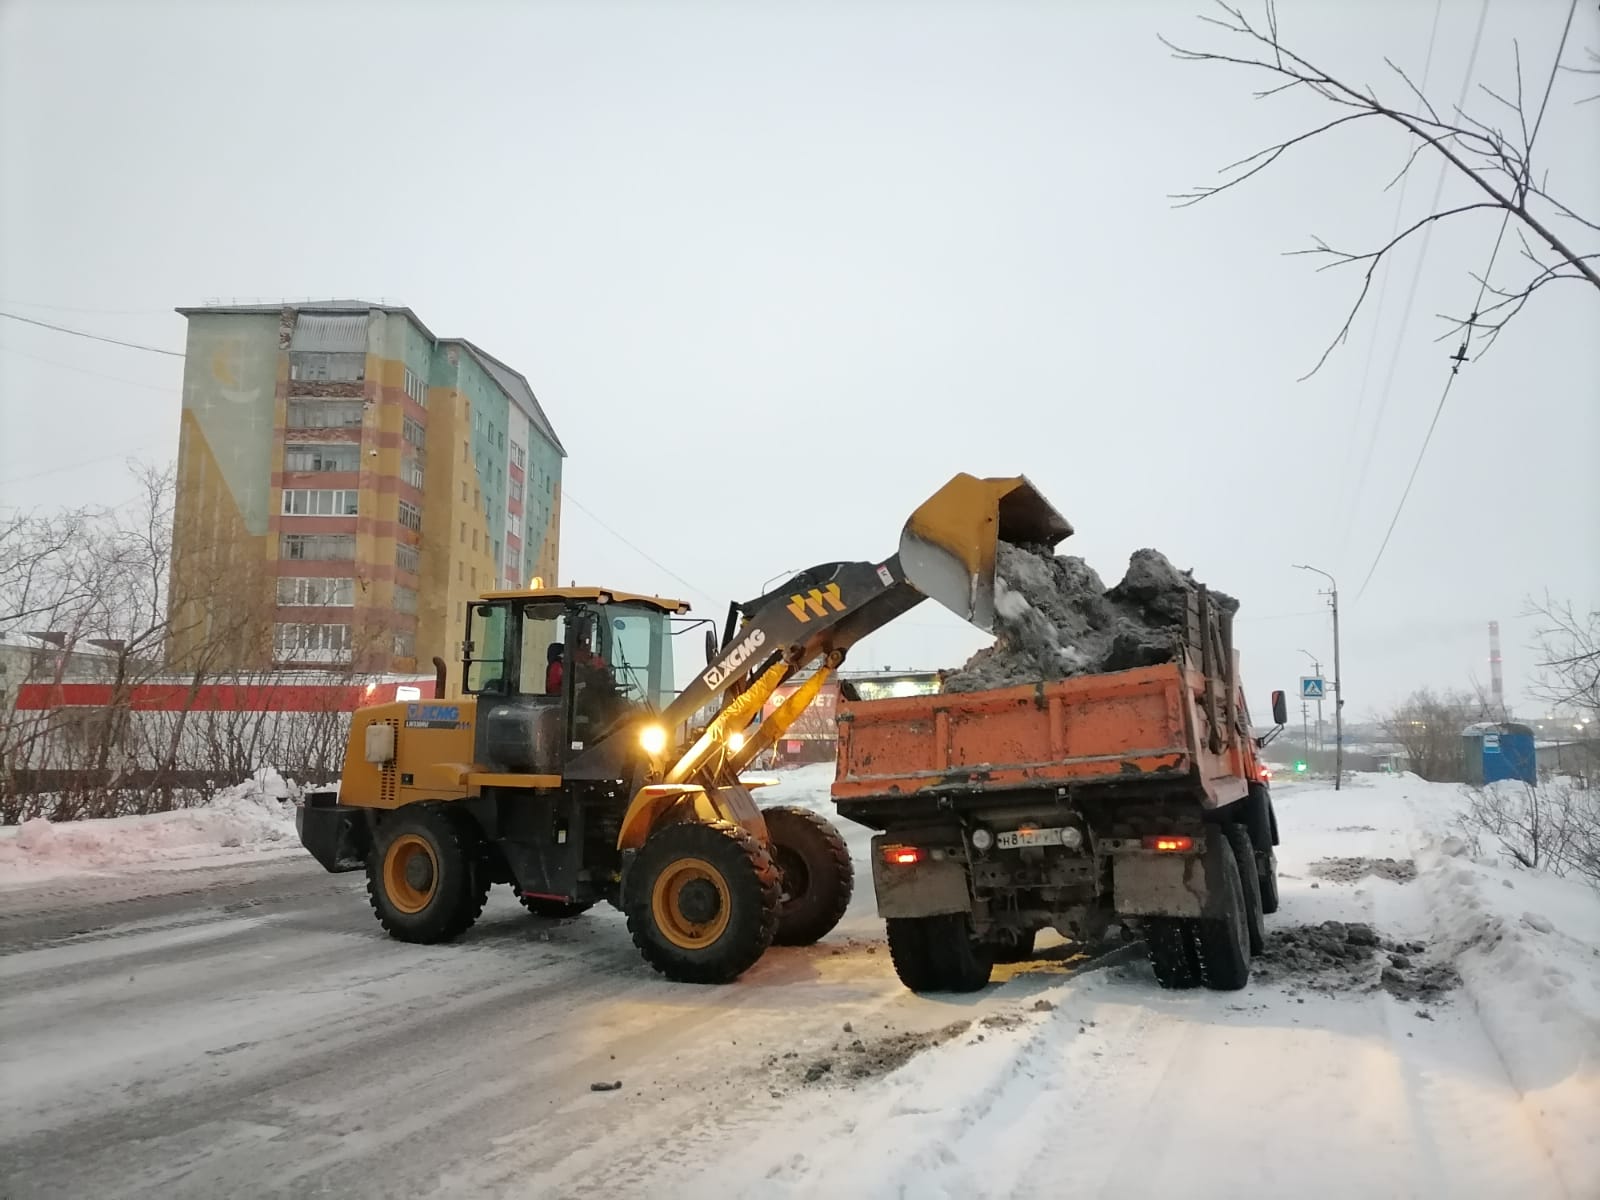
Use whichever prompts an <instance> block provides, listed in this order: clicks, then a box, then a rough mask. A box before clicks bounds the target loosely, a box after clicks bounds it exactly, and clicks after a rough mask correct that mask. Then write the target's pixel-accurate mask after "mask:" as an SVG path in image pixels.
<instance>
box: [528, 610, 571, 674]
mask: <svg viewBox="0 0 1600 1200" xmlns="http://www.w3.org/2000/svg"><path fill="white" fill-rule="evenodd" d="M566 648H567V613H566V609H565V608H564V607H563V606H562V605H560V604H525V605H523V607H522V652H521V654H520V655H519V658H520V662H519V665H518V671H517V675H518V679H519V681H520V685H521V691H522V694H523V695H524V696H560V695H562V694H563V692H564V690H565V687H564V684H565V680H566V667H567V649H566Z"/></svg>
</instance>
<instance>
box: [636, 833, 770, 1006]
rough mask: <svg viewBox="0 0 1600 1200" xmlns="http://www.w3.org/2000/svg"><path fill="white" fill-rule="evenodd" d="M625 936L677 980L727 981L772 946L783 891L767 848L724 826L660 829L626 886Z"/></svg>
mask: <svg viewBox="0 0 1600 1200" xmlns="http://www.w3.org/2000/svg"><path fill="white" fill-rule="evenodd" d="M624 889H625V891H624V899H623V911H624V912H626V913H627V915H628V932H629V933H630V934H631V935H632V936H633V944H634V945H635V946H637V947H638V948H639V953H640V954H642V955H643V956H644V959H645V961H646V962H648V963H649V964H650V965H651V966H652V967H654V968H655V969H656V970H658V971H660V972H661V973H662V974H663V975H665V976H666V977H667V978H668V979H672V980H676V981H677V982H679V983H728V982H731V981H732V980H734V979H737V978H738V977H739V976H740V975H742V974H743V973H744V972H745V971H747V970H748V969H749V968H750V967H752V966H753V965H754V964H755V961H756V960H757V959H758V958H760V957H761V956H762V954H764V953H765V952H766V949H767V947H768V946H770V945H771V944H772V937H773V934H774V933H775V932H776V931H777V927H778V908H779V904H780V900H781V897H782V888H781V883H780V880H779V876H778V868H777V867H775V866H774V865H773V863H772V858H771V856H769V855H768V854H767V851H766V849H765V847H763V846H762V845H761V843H760V842H758V841H757V840H756V839H755V838H753V837H751V836H750V835H749V834H748V833H746V832H745V831H744V830H743V829H741V828H739V826H737V825H734V824H733V823H731V822H729V821H711V822H706V823H698V822H682V823H676V824H672V825H665V826H662V827H661V828H659V829H657V830H656V831H655V832H654V833H652V834H651V835H650V836H649V837H648V838H647V839H645V843H644V845H643V847H641V848H640V850H639V853H638V856H637V857H636V858H635V859H634V860H633V863H632V865H630V866H629V867H628V875H627V878H626V880H625V881H624Z"/></svg>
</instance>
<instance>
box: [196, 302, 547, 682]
mask: <svg viewBox="0 0 1600 1200" xmlns="http://www.w3.org/2000/svg"><path fill="white" fill-rule="evenodd" d="M177 311H178V312H179V313H181V314H182V315H183V316H184V317H186V318H187V319H188V341H187V346H186V357H185V362H184V373H183V415H182V431H181V440H180V448H179V460H178V485H177V497H176V506H175V507H176V513H175V518H174V546H173V587H172V605H173V609H174V621H173V624H174V638H173V641H174V658H175V662H176V663H177V664H179V665H183V664H187V663H195V664H198V663H200V662H201V661H207V662H213V663H215V665H217V666H225V667H228V668H252V667H256V668H282V667H314V666H329V665H334V664H339V665H343V664H348V665H350V666H351V667H352V668H354V669H357V670H361V671H378V672H408V671H414V670H416V669H417V668H418V665H419V664H421V665H422V666H423V667H426V665H427V663H428V662H429V660H430V659H431V658H432V657H433V656H434V655H436V654H437V655H442V656H443V657H444V658H445V659H447V660H450V659H453V658H454V657H455V654H456V649H457V647H458V646H459V643H460V641H461V637H462V629H463V624H464V621H465V616H466V604H467V602H468V601H469V600H470V599H471V598H473V597H474V596H477V595H478V594H480V593H482V592H485V591H491V590H494V589H496V588H505V587H518V586H526V585H527V584H528V582H529V580H530V579H531V578H533V577H536V576H537V577H542V578H544V579H549V580H554V579H555V578H556V573H557V569H558V566H559V538H560V509H561V464H562V460H563V458H565V456H566V451H565V450H564V449H563V448H562V445H561V441H560V439H559V438H558V437H557V436H556V432H555V429H554V427H553V426H552V425H551V423H550V420H549V418H548V417H547V416H546V415H545V412H544V410H543V409H542V408H541V407H540V404H539V401H538V399H537V398H536V397H535V396H534V393H533V389H532V388H531V387H530V386H529V385H528V381H527V379H526V378H525V377H524V376H523V375H522V374H521V373H520V372H519V371H517V370H515V369H514V368H512V367H510V366H508V365H507V364H506V363H504V362H502V361H500V360H499V359H497V358H495V357H494V356H493V355H492V354H490V353H488V352H487V351H486V350H484V349H482V348H481V347H479V346H477V345H476V344H474V343H473V342H470V341H468V340H466V339H464V338H439V337H435V336H434V334H433V333H431V332H430V331H429V330H428V328H427V326H425V325H423V323H422V322H421V321H420V320H419V319H418V318H417V315H416V314H415V313H414V312H412V311H411V310H410V309H409V308H402V307H394V306H391V305H386V304H374V303H369V302H366V301H360V300H338V301H326V302H319V303H304V304H283V305H280V304H248V305H208V306H205V307H200V308H180V309H178V310H177Z"/></svg>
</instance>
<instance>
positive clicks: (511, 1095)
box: [0, 767, 1600, 1200]
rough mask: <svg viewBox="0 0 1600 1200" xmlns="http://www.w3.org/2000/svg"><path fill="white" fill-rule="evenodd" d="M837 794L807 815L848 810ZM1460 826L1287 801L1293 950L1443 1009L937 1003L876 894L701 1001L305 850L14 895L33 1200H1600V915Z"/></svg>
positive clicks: (601, 921) (1135, 988) (12, 979)
mask: <svg viewBox="0 0 1600 1200" xmlns="http://www.w3.org/2000/svg"><path fill="white" fill-rule="evenodd" d="M830 776H831V769H830V768H826V767H824V768H808V769H806V770H803V771H800V772H796V773H793V774H791V775H789V776H787V777H786V779H787V782H786V783H785V785H784V786H783V788H782V791H781V794H779V795H777V796H776V797H774V798H776V799H781V800H786V801H788V802H810V803H814V804H816V805H817V806H818V807H822V808H825V807H826V801H825V796H826V786H827V783H828V780H829V778H830ZM767 796H768V797H771V796H773V793H767ZM765 798H766V797H764V799H765ZM1453 800H1454V789H1439V788H1433V789H1430V788H1429V787H1428V785H1425V784H1420V783H1417V782H1416V781H1415V780H1369V781H1364V786H1357V787H1353V788H1349V789H1347V790H1346V791H1344V792H1341V793H1339V794H1337V795H1336V794H1335V793H1333V792H1332V791H1331V790H1329V789H1323V788H1316V787H1311V786H1304V785H1302V786H1300V787H1284V788H1281V789H1280V790H1279V792H1278V803H1279V809H1280V821H1281V825H1282V829H1283V837H1284V843H1285V844H1284V846H1283V847H1282V862H1281V869H1282V872H1283V875H1284V879H1283V891H1284V907H1283V910H1282V911H1281V912H1280V914H1279V915H1278V916H1277V917H1275V918H1269V924H1270V925H1272V926H1274V927H1279V928H1281V927H1284V926H1287V925H1293V924H1300V923H1316V922H1320V921H1322V920H1326V919H1339V920H1346V921H1349V920H1364V921H1369V922H1371V923H1372V924H1373V925H1375V926H1376V927H1377V929H1378V930H1379V932H1380V933H1382V934H1384V935H1386V936H1388V937H1391V938H1395V939H1397V940H1413V939H1414V940H1418V941H1422V942H1425V943H1426V944H1427V945H1428V946H1429V950H1428V955H1429V956H1433V957H1442V958H1444V959H1445V960H1447V961H1450V962H1453V963H1455V964H1456V965H1458V966H1459V968H1460V970H1461V973H1462V976H1463V979H1464V986H1463V987H1462V988H1461V989H1460V990H1457V991H1454V992H1452V993H1451V994H1450V996H1449V997H1448V998H1447V999H1446V1000H1445V1001H1444V1002H1442V1003H1437V1004H1433V1005H1427V1006H1419V1005H1418V1004H1417V1003H1415V1002H1402V1001H1400V1000H1397V999H1395V998H1393V997H1391V996H1390V995H1388V994H1387V993H1385V992H1384V991H1382V990H1380V989H1373V990H1357V991H1354V992H1348V991H1347V992H1343V993H1339V994H1333V995H1329V994H1324V993H1322V992H1319V991H1317V990H1315V989H1313V988H1310V987H1307V986H1304V985H1302V984H1296V983H1293V982H1290V981H1280V980H1274V981H1272V982H1270V983H1256V984H1252V986H1251V987H1250V988H1249V989H1247V990H1245V991H1243V992H1239V993H1232V994H1217V993H1206V992H1193V993H1177V994H1175V993H1163V992H1161V991H1159V990H1158V989H1157V988H1156V987H1155V984H1154V982H1153V979H1152V978H1151V975H1150V972H1149V969H1148V968H1147V967H1146V966H1145V965H1144V964H1143V961H1142V958H1141V957H1139V956H1138V954H1137V948H1136V947H1135V948H1133V949H1131V950H1129V949H1125V950H1122V951H1120V952H1116V953H1112V954H1110V955H1108V956H1105V957H1103V958H1101V959H1099V960H1098V961H1094V962H1087V963H1086V962H1081V961H1077V960H1074V959H1072V958H1071V957H1070V956H1069V955H1068V954H1067V952H1066V949H1065V948H1063V947H1057V948H1056V949H1055V950H1054V951H1053V952H1050V956H1049V957H1046V958H1045V959H1044V960H1042V961H1041V962H1039V963H1036V964H1032V965H1028V966H1024V967H1021V968H1005V969H1004V970H1005V971H1006V972H1007V973H1008V975H1009V976H1010V977H1009V978H1008V979H1006V981H1004V982H1002V983H1000V984H999V985H997V986H994V987H991V988H990V989H988V990H987V991H985V992H984V993H981V994H980V995H978V996H967V997H944V998H919V997H915V996H912V995H910V994H909V993H907V992H905V991H904V990H903V989H902V988H901V987H900V985H899V983H898V982H897V981H896V980H895V978H894V975H893V973H892V970H891V969H890V965H889V961H888V955H887V952H886V950H885V949H884V948H883V946H882V944H881V927H880V926H879V925H878V923H877V922H876V920H875V919H874V918H873V917H872V916H871V898H870V894H869V893H870V884H867V885H866V886H865V887H864V888H863V889H862V892H861V894H859V895H858V898H857V901H856V903H855V905H854V906H853V907H852V910H851V913H850V915H849V916H848V917H847V918H846V921H845V923H844V924H843V925H842V926H841V927H840V929H839V930H838V931H836V932H835V933H834V934H833V935H832V936H830V937H829V938H828V939H827V940H826V941H825V942H824V943H822V944H821V945H819V946H817V947H814V948H811V949H809V950H775V951H773V952H772V953H771V954H769V955H768V956H767V958H766V959H764V960H763V961H762V962H761V963H760V964H759V965H758V966H757V967H756V969H754V970H753V971H751V972H750V973H749V974H748V975H747V976H746V977H745V978H744V979H742V980H741V981H739V982H738V983H737V984H735V985H732V986H729V987H722V988H700V987H692V986H679V985H672V984H668V983H665V982H663V981H661V980H660V979H659V978H658V977H656V976H655V975H653V973H652V972H650V970H649V969H648V968H647V967H645V965H644V964H643V963H642V962H641V961H640V960H639V959H638V957H637V956H636V955H635V953H634V951H633V949H632V946H631V945H630V943H629V941H628V937H627V933H626V930H625V929H624V928H623V924H622V921H621V918H620V916H619V915H618V914H616V913H615V912H613V911H612V910H611V909H609V908H599V909H596V910H594V911H593V912H591V913H589V914H588V915H586V916H584V917H580V918H577V919H575V920H572V921H566V922H554V921H544V920H539V919H536V918H532V917H530V916H528V915H527V914H525V913H524V912H523V911H522V910H521V909H520V908H519V907H518V906H517V905H516V904H515V902H514V900H513V899H512V897H511V896H510V895H509V893H508V892H507V891H506V889H503V888H501V889H497V890H496V893H495V894H494V896H493V897H492V898H491V900H490V905H489V908H488V910H487V912H486V913H485V915H484V919H483V920H482V922H481V923H480V924H479V925H478V926H477V928H476V929H474V930H473V931H472V932H471V933H470V934H469V935H467V937H466V938H465V939H463V940H462V941H461V942H460V943H458V944H457V945H454V946H440V947H431V948H429V947H413V946H404V945H401V944H398V943H395V942H391V941H389V940H388V939H386V938H384V937H383V936H381V932H380V930H379V929H378V926H377V924H376V922H375V921H374V920H373V919H372V917H371V915H370V912H369V910H368V909H367V906H366V903H365V896H364V895H363V892H362V881H361V879H360V877H359V876H354V875H344V876H329V875H326V874H324V873H323V872H322V871H321V870H320V869H319V868H317V867H316V866H315V865H314V864H310V863H308V862H304V861H300V860H297V859H287V860H285V859H279V860H273V861H267V862H251V863H243V864H240V865H236V866H217V865H214V864H210V865H206V866H204V867H196V868H190V869H181V870H173V869H166V868H165V867H155V868H152V869H148V870H142V871H140V870H132V869H119V870H117V871H113V872H112V873H109V874H100V875H93V876H73V877H72V878H70V879H68V880H57V881H55V882H50V883H44V884H36V885H23V886H12V887H4V886H3V885H4V884H5V883H6V882H7V881H6V880H5V878H4V876H3V874H0V1195H4V1196H6V1197H8V1198H15V1200H20V1198H22V1197H34V1196H152V1197H155V1196H159V1197H207V1198H212V1197H218V1196H279V1195H281V1196H297V1197H298V1196H311V1195H326V1196H339V1197H346V1196H349V1197H365V1196H373V1197H393V1196H400V1195H403V1196H407V1197H417V1196H430V1195H431V1196H451V1197H457V1196H466V1197H475V1196H497V1197H498V1196H527V1197H540V1198H543V1197H569V1196H570V1197H593V1196H606V1197H626V1196H650V1197H652V1198H656V1200H659V1197H662V1196H696V1197H722V1196H751V1197H758V1196H759V1197H767V1196H826V1197H830V1198H832V1200H837V1198H839V1197H854V1196H902V1195H903V1196H910V1197H919V1198H920V1197H939V1196H950V1197H958V1196H959V1197H979V1196H995V1197H1000V1196H1037V1197H1057V1196H1067V1195H1071V1196H1128V1195H1160V1194H1183V1195H1185V1196H1189V1197H1206V1196H1218V1197H1223V1196H1226V1197H1229V1198H1230V1200H1237V1197H1240V1196H1257V1195H1274V1194H1281V1195H1293V1196H1296V1197H1344V1196H1352V1195H1368V1196H1384V1197H1399V1196H1417V1197H1425V1196H1426V1197H1435V1196H1449V1197H1452V1198H1454V1200H1461V1198H1465V1197H1503V1196H1515V1197H1517V1198H1518V1200H1538V1198H1542V1197H1563V1196H1568V1197H1593V1196H1595V1195H1597V1194H1600V1150H1597V1148H1596V1141H1595V1138H1596V1132H1595V1130H1596V1128H1597V1127H1600V1121H1597V1120H1595V1119H1594V1118H1595V1117H1596V1114H1600V952H1597V950H1596V948H1595V944H1596V943H1597V942H1600V902H1597V901H1596V900H1595V898H1594V896H1593V894H1592V893H1590V892H1588V891H1586V890H1585V889H1584V888H1583V887H1582V886H1581V885H1577V884H1572V883H1568V882H1565V881H1556V880H1548V879H1544V878H1540V877H1535V876H1531V875H1529V874H1527V873H1522V872H1519V873H1512V872H1509V871H1505V870H1502V869H1500V868H1498V867H1495V866H1493V865H1485V864H1477V863H1473V862H1471V861H1470V860H1468V859H1465V858H1463V857H1461V856H1460V855H1459V854H1456V855H1452V854H1449V853H1445V852H1442V851H1440V850H1439V849H1438V846H1439V842H1438V834H1439V833H1440V832H1441V831H1442V829H1438V828H1434V827H1433V826H1434V825H1437V824H1438V823H1439V822H1440V821H1441V820H1442V819H1443V817H1442V816H1441V814H1445V813H1446V812H1447V810H1448V808H1449V806H1450V804H1451V803H1453ZM850 836H851V838H852V842H853V845H854V847H855V850H856V852H857V857H858V871H859V872H862V874H863V875H864V873H865V871H864V864H863V863H861V862H860V856H861V853H862V852H863V850H864V849H865V845H866V834H865V831H854V830H852V831H851V834H850ZM1457 849H1459V847H1457ZM1325 858H1351V859H1360V858H1393V859H1397V860H1401V861H1402V862H1405V861H1414V862H1415V865H1416V867H1417V868H1418V871H1419V875H1418V877H1417V878H1416V879H1415V880H1412V881H1410V882H1394V881H1391V880H1388V879H1383V878H1378V877H1374V876H1370V875H1366V876H1363V875H1359V873H1357V877H1356V878H1354V879H1352V880H1350V881H1349V882H1340V881H1338V880H1337V879H1334V878H1330V877H1328V876H1326V875H1324V876H1320V877H1319V876H1317V875H1315V874H1313V864H1314V863H1316V862H1318V861H1320V860H1322V859H1325ZM167 866H168V867H169V866H170V864H167ZM1507 884H1509V885H1510V886H1506V885H1507ZM1419 1014H1420V1015H1419ZM963 1023H968V1024H963ZM936 1031H943V1032H936ZM906 1034H910V1035H913V1036H902V1035H906ZM920 1034H933V1036H931V1037H927V1038H922V1037H918V1036H915V1035H920ZM935 1042H937V1043H939V1044H936V1045H935V1044H932V1043H935ZM913 1052H915V1053H913ZM908 1056H909V1057H908ZM613 1081H620V1082H621V1085H622V1086H621V1088H620V1089H619V1090H616V1091H606V1092H594V1091H591V1090H590V1084H591V1083H597V1082H607V1083H609V1082H613Z"/></svg>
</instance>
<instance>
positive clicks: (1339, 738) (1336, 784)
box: [1294, 563, 1344, 791]
mask: <svg viewBox="0 0 1600 1200" xmlns="http://www.w3.org/2000/svg"><path fill="white" fill-rule="evenodd" d="M1294 567H1295V570H1297V571H1312V572H1314V573H1316V574H1318V575H1321V576H1322V577H1323V578H1324V579H1326V580H1327V581H1328V588H1329V591H1328V603H1329V607H1331V608H1332V609H1333V790H1334V791H1338V790H1339V788H1340V786H1341V785H1342V783H1343V782H1344V688H1343V687H1342V686H1341V684H1340V680H1339V583H1338V580H1336V579H1334V577H1333V576H1332V575H1330V574H1328V573H1327V572H1326V571H1324V570H1322V568H1320V567H1308V566H1306V565H1305V564H1304V563H1295V564H1294Z"/></svg>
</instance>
